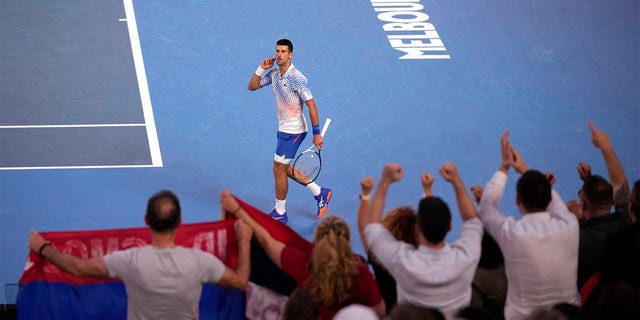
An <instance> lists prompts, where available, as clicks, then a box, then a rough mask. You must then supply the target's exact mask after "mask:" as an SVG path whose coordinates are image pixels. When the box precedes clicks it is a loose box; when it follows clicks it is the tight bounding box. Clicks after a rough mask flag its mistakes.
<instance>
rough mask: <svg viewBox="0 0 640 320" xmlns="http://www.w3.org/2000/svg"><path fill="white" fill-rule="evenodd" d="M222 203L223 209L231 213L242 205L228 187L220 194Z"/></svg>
mask: <svg viewBox="0 0 640 320" xmlns="http://www.w3.org/2000/svg"><path fill="white" fill-rule="evenodd" d="M220 205H221V206H222V209H223V210H224V211H226V212H229V213H234V212H236V210H237V209H238V208H239V207H240V204H239V203H238V201H237V200H236V198H234V197H233V195H232V194H231V192H229V190H227V189H224V190H222V193H221V194H220Z"/></svg>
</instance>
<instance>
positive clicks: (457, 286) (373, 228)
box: [363, 163, 483, 319]
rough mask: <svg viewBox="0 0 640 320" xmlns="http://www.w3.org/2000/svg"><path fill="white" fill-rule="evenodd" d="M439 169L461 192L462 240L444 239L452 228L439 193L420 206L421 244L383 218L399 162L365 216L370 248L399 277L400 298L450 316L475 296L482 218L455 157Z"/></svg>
mask: <svg viewBox="0 0 640 320" xmlns="http://www.w3.org/2000/svg"><path fill="white" fill-rule="evenodd" d="M440 174H441V175H442V176H443V177H444V179H445V180H447V181H449V182H450V183H451V185H452V186H453V189H454V191H455V193H456V200H457V203H458V209H459V211H460V217H461V218H462V221H463V223H462V228H461V229H460V235H459V237H458V239H457V240H455V241H454V242H452V243H451V244H449V243H447V242H446V241H445V237H446V235H447V233H448V232H449V231H450V230H451V213H450V211H449V207H448V206H447V204H446V203H445V202H444V201H443V200H442V199H440V198H438V197H433V196H427V197H425V198H423V199H422V200H421V201H420V205H419V208H418V219H417V220H418V225H417V230H416V234H417V238H418V247H417V248H416V247H414V246H413V245H411V244H408V243H405V242H402V241H400V240H397V239H396V238H395V237H394V236H393V234H392V233H391V232H390V231H389V230H387V229H385V228H384V226H383V225H382V224H380V221H381V216H382V211H383V209H384V202H385V197H386V194H387V189H388V188H389V186H390V185H391V183H393V182H396V181H398V180H400V179H401V178H402V176H403V175H404V173H403V171H402V167H401V166H400V165H399V164H395V163H391V164H387V165H386V166H385V167H384V169H383V172H382V178H381V180H380V183H379V184H378V188H377V189H376V192H375V194H374V198H373V200H372V203H371V205H370V209H369V214H368V215H366V217H363V219H364V220H366V221H364V224H365V229H364V233H365V237H366V239H367V243H368V244H369V247H370V250H371V251H372V252H373V254H374V255H375V256H376V258H377V259H378V260H379V261H380V262H381V263H382V265H383V266H384V267H385V268H386V269H387V270H388V271H389V273H390V274H391V275H392V276H393V278H394V279H395V281H396V287H397V291H398V304H402V303H410V304H413V305H417V306H421V307H428V308H437V309H438V310H440V311H442V312H443V313H444V314H445V316H446V317H447V319H452V318H453V316H454V315H455V313H456V312H457V311H459V310H460V309H462V308H464V307H466V306H468V305H469V303H470V302H471V282H472V281H473V275H474V272H475V270H476V267H477V265H478V261H479V260H480V250H481V249H480V244H481V242H482V233H483V229H482V223H481V222H480V219H478V215H477V214H476V210H475V206H474V205H473V201H472V200H471V197H470V196H469V194H468V193H467V191H466V188H465V186H464V184H463V182H462V179H460V176H459V175H458V170H457V168H456V166H455V165H454V164H453V163H445V164H443V165H442V167H441V168H440Z"/></svg>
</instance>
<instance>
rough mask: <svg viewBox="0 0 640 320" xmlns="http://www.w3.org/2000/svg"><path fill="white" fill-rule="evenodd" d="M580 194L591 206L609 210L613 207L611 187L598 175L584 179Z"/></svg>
mask: <svg viewBox="0 0 640 320" xmlns="http://www.w3.org/2000/svg"><path fill="white" fill-rule="evenodd" d="M580 193H581V194H582V197H584V199H585V200H586V201H587V203H588V204H589V205H591V206H595V207H600V208H610V207H611V206H612V205H613V187H612V186H611V184H610V183H609V181H607V179H605V178H603V177H601V176H599V175H592V176H589V177H587V178H586V179H584V183H583V184H582V189H581V191H580Z"/></svg>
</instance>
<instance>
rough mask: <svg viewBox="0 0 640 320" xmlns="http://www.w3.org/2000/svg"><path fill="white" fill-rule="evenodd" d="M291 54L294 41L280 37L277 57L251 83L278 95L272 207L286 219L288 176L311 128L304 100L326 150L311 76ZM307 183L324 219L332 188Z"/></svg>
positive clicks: (276, 216) (253, 87)
mask: <svg viewBox="0 0 640 320" xmlns="http://www.w3.org/2000/svg"><path fill="white" fill-rule="evenodd" d="M291 58H293V43H291V41H289V40H287V39H280V40H278V42H277V43H276V54H275V57H272V58H266V59H264V60H262V63H261V64H260V66H258V69H256V72H255V73H254V74H252V75H251V79H249V85H248V86H247V87H248V89H249V91H255V90H258V89H260V88H262V87H264V86H267V85H271V86H272V87H273V92H274V94H275V97H276V110H277V112H278V134H277V139H278V142H277V145H276V151H275V156H274V161H273V175H274V179H275V189H276V204H275V207H274V208H273V210H272V211H271V217H273V219H275V220H279V221H281V222H283V223H287V221H288V218H287V210H286V208H285V204H286V200H287V193H288V192H289V180H288V178H289V177H290V178H293V172H292V167H291V160H292V159H294V158H295V156H296V153H297V152H298V148H299V147H300V144H301V143H302V141H303V140H304V138H305V137H306V135H307V131H308V130H309V129H308V126H307V119H306V118H305V116H304V110H303V105H304V104H306V105H307V108H309V118H311V128H312V132H313V144H314V145H316V146H317V147H318V149H320V150H322V141H323V139H322V135H321V134H320V125H319V121H318V109H317V108H316V103H315V101H314V100H313V95H312V94H311V90H310V89H309V86H308V82H307V78H306V77H305V76H304V75H303V74H302V72H300V71H299V70H298V69H296V67H294V66H293V63H291ZM274 64H278V68H273V67H274ZM306 187H307V188H308V189H309V190H310V191H311V192H312V194H313V195H314V197H315V199H316V202H317V205H318V213H317V214H316V217H317V218H318V219H320V218H321V217H322V216H323V215H324V213H325V212H326V211H327V208H328V206H329V200H331V194H332V192H331V189H329V188H323V187H320V186H319V185H318V184H316V183H315V182H312V183H309V184H307V185H306Z"/></svg>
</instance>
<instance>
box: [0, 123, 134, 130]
mask: <svg viewBox="0 0 640 320" xmlns="http://www.w3.org/2000/svg"><path fill="white" fill-rule="evenodd" d="M145 125H146V124H144V123H106V124H30V125H17V126H0V129H43V128H108V127H144V126H145Z"/></svg>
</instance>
